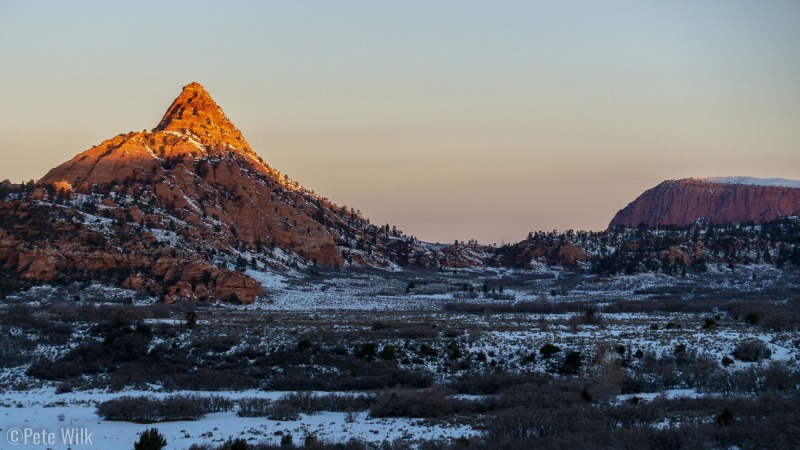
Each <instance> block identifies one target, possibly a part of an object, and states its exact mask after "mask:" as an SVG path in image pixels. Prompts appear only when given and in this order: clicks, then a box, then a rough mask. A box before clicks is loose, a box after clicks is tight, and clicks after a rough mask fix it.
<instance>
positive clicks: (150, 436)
mask: <svg viewBox="0 0 800 450" xmlns="http://www.w3.org/2000/svg"><path fill="white" fill-rule="evenodd" d="M166 446H167V439H166V438H165V437H164V435H162V434H161V433H159V432H158V429H157V428H150V429H149V430H147V431H143V432H142V433H141V434H139V440H138V441H137V442H135V443H134V444H133V450H161V449H163V448H164V447H166Z"/></svg>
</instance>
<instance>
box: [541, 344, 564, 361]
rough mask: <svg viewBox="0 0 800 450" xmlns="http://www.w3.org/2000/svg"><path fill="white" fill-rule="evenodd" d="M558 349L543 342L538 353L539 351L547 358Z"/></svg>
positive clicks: (558, 349)
mask: <svg viewBox="0 0 800 450" xmlns="http://www.w3.org/2000/svg"><path fill="white" fill-rule="evenodd" d="M560 351H561V349H560V348H558V347H556V346H555V345H553V344H544V345H543V346H542V348H540V349H539V353H541V354H542V356H544V357H545V359H549V358H550V357H552V356H553V355H555V354H556V353H558V352H560Z"/></svg>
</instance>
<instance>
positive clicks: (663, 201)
mask: <svg viewBox="0 0 800 450" xmlns="http://www.w3.org/2000/svg"><path fill="white" fill-rule="evenodd" d="M799 212H800V189H798V188H795V187H788V186H774V185H758V184H755V183H750V184H737V183H725V182H717V181H708V180H703V179H682V180H669V181H665V182H663V183H661V184H659V185H658V186H656V187H654V188H652V189H649V190H647V191H645V192H644V193H643V194H642V195H640V196H639V197H638V198H637V199H636V200H634V201H633V202H631V203H630V204H629V205H628V206H626V207H625V208H623V209H621V210H620V211H619V212H618V213H617V214H616V216H614V218H613V219H612V220H611V223H610V224H609V227H637V226H640V225H641V224H644V225H645V226H646V227H648V228H656V227H659V226H663V225H678V226H685V225H690V224H692V223H693V222H695V221H697V220H706V221H708V222H711V223H717V224H722V223H732V222H748V221H753V222H756V223H760V222H764V221H769V220H775V219H777V218H779V217H783V216H792V215H797V214H798V213H799Z"/></svg>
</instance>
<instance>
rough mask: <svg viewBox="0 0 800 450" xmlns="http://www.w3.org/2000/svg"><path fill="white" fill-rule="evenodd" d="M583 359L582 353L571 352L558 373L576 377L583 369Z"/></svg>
mask: <svg viewBox="0 0 800 450" xmlns="http://www.w3.org/2000/svg"><path fill="white" fill-rule="evenodd" d="M581 359H582V358H581V352H576V351H570V352H569V353H567V356H566V357H565V358H564V362H563V363H561V367H560V368H559V370H558V371H559V372H560V373H561V374H563V375H575V374H576V373H578V371H579V370H580V369H581Z"/></svg>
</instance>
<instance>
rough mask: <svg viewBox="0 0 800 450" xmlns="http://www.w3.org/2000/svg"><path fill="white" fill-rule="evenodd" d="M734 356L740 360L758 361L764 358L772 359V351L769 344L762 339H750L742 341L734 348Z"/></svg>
mask: <svg viewBox="0 0 800 450" xmlns="http://www.w3.org/2000/svg"><path fill="white" fill-rule="evenodd" d="M733 357H734V358H736V359H738V360H740V361H747V362H757V361H760V360H762V359H770V358H771V357H772V351H771V350H770V349H769V347H768V346H767V344H765V343H764V341H762V340H760V339H748V340H746V341H742V342H740V343H739V345H737V346H736V348H735V349H734V350H733Z"/></svg>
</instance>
